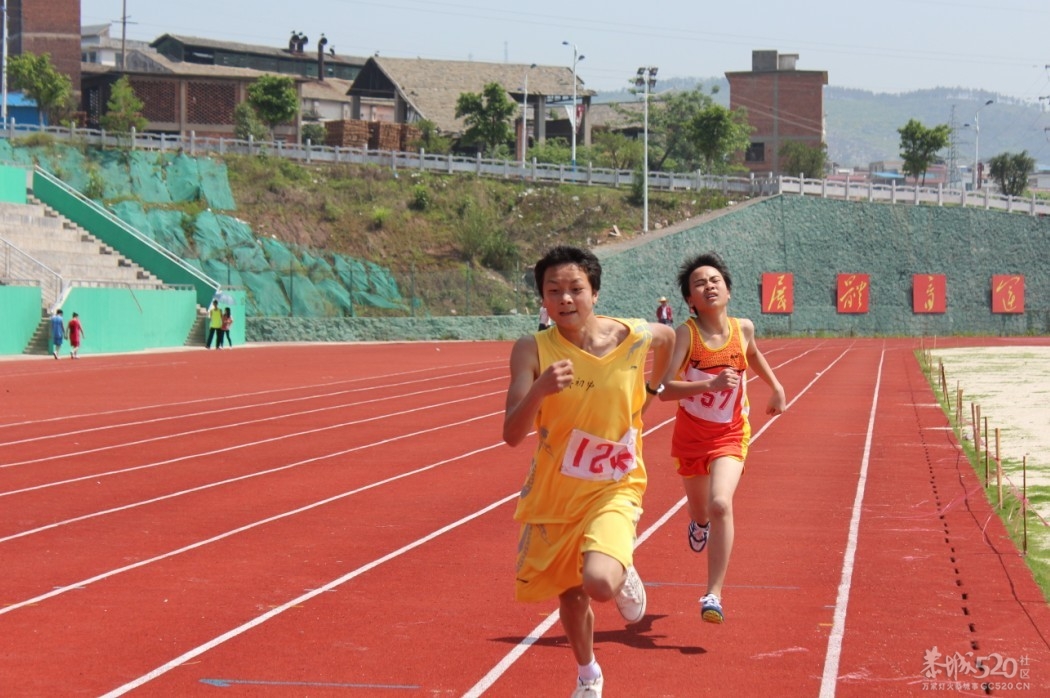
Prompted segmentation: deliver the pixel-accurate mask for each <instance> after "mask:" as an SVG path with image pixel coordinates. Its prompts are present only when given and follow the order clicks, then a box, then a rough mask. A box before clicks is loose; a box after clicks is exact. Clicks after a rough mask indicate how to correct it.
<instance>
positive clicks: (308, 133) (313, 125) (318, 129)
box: [299, 121, 327, 145]
mask: <svg viewBox="0 0 1050 698" xmlns="http://www.w3.org/2000/svg"><path fill="white" fill-rule="evenodd" d="M326 135H327V132H326V131H325V128H324V124H321V123H318V122H316V121H313V122H310V123H308V124H303V129H302V134H301V135H300V138H299V140H300V141H301V142H302V143H306V141H310V143H311V145H324V139H325V137H326Z"/></svg>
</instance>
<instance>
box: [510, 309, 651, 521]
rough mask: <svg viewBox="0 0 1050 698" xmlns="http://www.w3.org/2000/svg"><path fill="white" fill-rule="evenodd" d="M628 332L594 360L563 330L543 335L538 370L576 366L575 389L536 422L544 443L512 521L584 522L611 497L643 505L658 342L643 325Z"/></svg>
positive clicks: (552, 401)
mask: <svg viewBox="0 0 1050 698" xmlns="http://www.w3.org/2000/svg"><path fill="white" fill-rule="evenodd" d="M617 321H618V322H622V323H623V324H624V325H626V326H627V327H628V328H629V329H630V333H629V334H628V336H627V337H626V338H625V339H624V341H623V342H621V343H620V345H619V346H617V347H616V348H615V349H613V350H612V351H611V352H609V353H608V354H606V355H605V356H601V357H598V356H594V355H593V354H588V353H587V352H585V351H583V350H582V349H580V348H579V347H576V346H575V345H573V344H571V343H570V342H568V341H567V340H565V339H564V338H563V337H562V336H561V334H560V332H559V331H558V329H557V327H553V328H551V329H549V330H546V331H544V332H537V333H536V334H535V337H536V346H537V349H538V351H539V364H540V365H539V369H540V371H541V372H542V371H544V370H546V368H547V367H548V366H550V365H551V364H552V363H554V362H555V361H560V360H562V359H571V360H572V367H573V374H574V380H573V383H572V385H571V386H570V387H568V388H566V389H564V390H562V391H561V392H559V393H556V394H554V395H549V396H547V397H546V398H544V400H543V403H542V405H541V406H540V410H539V413H538V414H537V415H536V430H537V433H538V437H539V443H538V444H537V447H536V451H535V454H534V455H533V459H532V466H531V467H530V468H529V474H528V477H527V478H526V481H525V485H524V486H523V487H522V490H521V497H520V498H519V499H518V506H517V509H516V511H515V513H514V518H515V519H516V520H518V521H528V522H530V523H564V522H568V521H576V520H579V519H580V518H581V517H582V516H584V515H585V513H586V512H587V511H588V510H590V508H591V507H592V506H594V505H595V504H596V503H597V502H599V501H600V500H602V499H604V498H606V497H608V496H609V495H611V494H619V493H622V492H624V491H626V492H628V493H630V495H631V496H633V497H634V498H635V501H636V502H637V503H638V504H641V499H642V493H643V492H644V491H645V484H646V473H645V465H644V463H643V460H642V444H641V432H642V406H643V405H644V403H645V399H646V392H645V361H646V357H647V355H648V353H649V345H650V344H651V343H652V334H651V332H650V330H649V324H648V323H647V322H646V321H645V320H638V319H630V320H621V319H617Z"/></svg>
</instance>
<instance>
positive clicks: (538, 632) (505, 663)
mask: <svg viewBox="0 0 1050 698" xmlns="http://www.w3.org/2000/svg"><path fill="white" fill-rule="evenodd" d="M849 351H850V347H847V348H846V349H845V350H844V351H843V352H842V353H841V354H839V355H838V356H837V357H835V359H834V360H833V361H832V362H831V363H829V364H828V365H827V366H825V367H824V369H823V370H821V371H818V372H817V374H816V377H814V378H813V379H812V380H810V382H809V383H807V384H806V386H805V387H804V388H802V390H800V391H798V394H797V395H796V396H795V397H794V398H793V399H792V400H791V401H790V402H788V404H787V407H788V408H790V407H791V406H792V405H794V404H795V403H796V402H797V401H798V400H799V399H800V398H801V397H802V396H803V395H804V394H806V393H807V392H809V389H810V388H812V387H813V386H814V385H815V384H816V382H817V381H818V380H820V379H821V378H823V377H824V376H825V375H826V374H827V372H828V370H829V369H831V367H833V366H834V365H835V364H837V363H838V362H839V361H841V360H842V357H844V356H845V355H846V354H847V353H848V352H849ZM807 353H809V352H808V351H807V352H803V354H801V355H798V356H795V357H792V358H790V359H788V360H787V361H784V362H782V363H780V364H779V365H778V366H777V368H780V366H784V365H786V364H788V363H791V362H792V361H794V360H795V359H797V358H799V357H800V356H802V355H804V354H807ZM779 418H780V415H777V416H775V417H773V418H771V419H770V420H769V421H767V422H766V423H765V424H763V425H762V427H761V428H760V429H759V430H758V431H757V432H755V434H754V435H752V437H751V443H752V444H753V443H755V442H756V441H758V439H759V437H761V436H762V434H764V433H765V431H766V429H768V428H769V427H770V426H772V425H773V423H774V422H776V421H777V420H778V419H779ZM674 419H675V418H674V417H671V418H670V419H666V420H664V421H663V422H660V423H659V424H657V425H656V426H654V427H652V428H651V429H649V430H648V431H646V432H645V433H643V434H642V438H645V437H646V436H648V435H649V434H652V433H653V432H654V431H657V430H659V429H662V428H663V427H665V426H667V425H668V424H672V423H673V422H674ZM685 503H686V498H685V497H682V498H681V499H679V500H678V501H677V502H676V503H675V504H674V505H673V506H672V507H671V508H670V509H668V510H667V511H666V512H665V513H664V515H663V516H661V517H660V518H659V519H658V520H657V521H656V522H655V523H654V524H653V525H651V526H650V527H649V528H647V529H646V530H645V532H644V533H642V535H640V536H639V537H638V540H637V541H636V542H635V548H637V547H638V546H639V545H641V544H642V543H644V542H645V541H646V540H648V539H649V537H650V536H651V535H652V534H653V533H655V532H656V531H658V530H660V529H661V528H662V527H663V526H664V524H665V523H667V521H668V520H669V519H670V518H671V516H673V515H674V514H675V513H677V511H678V510H679V509H681V508H682V507H683V506H685ZM558 618H559V611H558V610H557V609H555V610H554V611H552V612H551V614H550V615H549V616H547V618H546V619H544V621H543V622H542V623H540V624H539V625H537V626H536V627H535V628H533V629H532V631H531V632H530V633H529V634H528V636H526V637H525V639H523V640H522V641H521V642H520V643H518V644H517V645H516V646H515V647H514V648H513V649H512V650H511V651H510V652H508V653H507V654H506V655H505V656H504V657H503V659H501V660H500V661H499V662H497V663H496V665H495V666H494V667H492V669H490V670H489V672H488V673H487V674H485V676H483V677H482V678H481V680H480V681H478V682H477V683H476V684H474V685H473V686H472V687H471V688H470V689H468V690H467V692H466V693H464V694H463V698H478V696H480V695H482V694H483V693H484V692H485V691H487V690H488V689H489V688H491V687H492V685H493V684H495V683H496V681H497V680H499V678H500V677H501V676H502V675H503V674H505V673H506V672H507V670H508V669H510V667H511V666H512V665H513V664H514V662H516V661H518V659H520V658H521V657H522V656H523V655H524V654H525V650H527V649H528V648H529V647H531V646H532V645H533V644H535V643H536V640H537V639H538V638H540V637H543V634H544V633H546V632H547V631H548V630H550V628H551V626H553V625H554V623H556V622H557V620H558Z"/></svg>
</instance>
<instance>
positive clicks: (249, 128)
mask: <svg viewBox="0 0 1050 698" xmlns="http://www.w3.org/2000/svg"><path fill="white" fill-rule="evenodd" d="M233 135H234V136H235V137H236V138H239V139H241V140H242V141H246V140H249V139H251V140H255V141H265V140H267V139H269V137H270V132H269V131H268V130H267V129H266V124H264V123H263V122H262V121H261V120H260V119H259V115H258V114H256V113H255V108H254V107H252V105H251V104H249V103H248V102H241V103H240V104H238V105H237V106H236V107H234V108H233Z"/></svg>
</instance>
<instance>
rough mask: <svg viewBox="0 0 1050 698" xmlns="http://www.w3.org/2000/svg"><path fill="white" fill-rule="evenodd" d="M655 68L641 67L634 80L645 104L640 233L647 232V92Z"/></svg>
mask: <svg viewBox="0 0 1050 698" xmlns="http://www.w3.org/2000/svg"><path fill="white" fill-rule="evenodd" d="M657 70H659V68H657V67H656V66H652V65H651V66H648V67H645V66H643V67H641V68H639V69H638V75H637V76H636V77H635V79H634V85H635V87H641V88H642V94H643V96H644V97H645V102H644V105H643V107H642V114H643V117H642V144H643V145H642V232H643V233H648V232H649V92H650V91H651V90H652V88H653V87H655V86H656V71H657Z"/></svg>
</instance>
